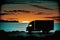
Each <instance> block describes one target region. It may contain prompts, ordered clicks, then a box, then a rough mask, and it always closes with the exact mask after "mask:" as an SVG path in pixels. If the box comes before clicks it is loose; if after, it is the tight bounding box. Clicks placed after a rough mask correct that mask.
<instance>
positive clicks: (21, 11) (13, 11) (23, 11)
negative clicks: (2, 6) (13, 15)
mask: <svg viewBox="0 0 60 40" xmlns="http://www.w3.org/2000/svg"><path fill="white" fill-rule="evenodd" d="M4 12H25V13H30V11H26V10H12V11H7V10H4Z"/></svg>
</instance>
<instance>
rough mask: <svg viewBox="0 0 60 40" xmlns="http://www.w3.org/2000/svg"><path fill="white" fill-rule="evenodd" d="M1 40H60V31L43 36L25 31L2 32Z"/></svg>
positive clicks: (0, 31) (0, 34)
mask: <svg viewBox="0 0 60 40" xmlns="http://www.w3.org/2000/svg"><path fill="white" fill-rule="evenodd" d="M0 40H60V31H55V33H48V34H43V33H28V32H24V31H12V32H5V31H3V30H0Z"/></svg>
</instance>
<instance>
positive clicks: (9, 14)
mask: <svg viewBox="0 0 60 40" xmlns="http://www.w3.org/2000/svg"><path fill="white" fill-rule="evenodd" d="M10 14H14V13H0V15H10Z"/></svg>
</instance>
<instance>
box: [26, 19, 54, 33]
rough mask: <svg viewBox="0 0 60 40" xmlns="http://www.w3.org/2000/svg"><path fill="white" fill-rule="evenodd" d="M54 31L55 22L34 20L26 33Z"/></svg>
mask: <svg viewBox="0 0 60 40" xmlns="http://www.w3.org/2000/svg"><path fill="white" fill-rule="evenodd" d="M53 29H54V20H34V21H32V22H30V23H29V24H28V26H27V28H26V31H28V32H32V31H41V30H42V31H43V33H48V32H49V31H50V30H53Z"/></svg>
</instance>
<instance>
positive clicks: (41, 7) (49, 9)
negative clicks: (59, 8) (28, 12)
mask: <svg viewBox="0 0 60 40" xmlns="http://www.w3.org/2000/svg"><path fill="white" fill-rule="evenodd" d="M32 6H33V7H37V8H42V9H46V10H54V9H51V8H47V7H43V6H39V5H32Z"/></svg>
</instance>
